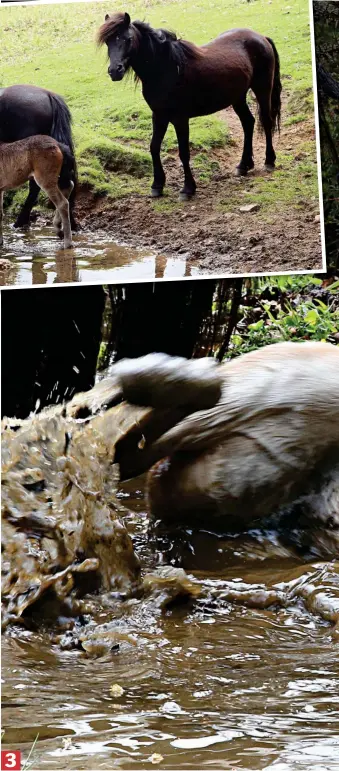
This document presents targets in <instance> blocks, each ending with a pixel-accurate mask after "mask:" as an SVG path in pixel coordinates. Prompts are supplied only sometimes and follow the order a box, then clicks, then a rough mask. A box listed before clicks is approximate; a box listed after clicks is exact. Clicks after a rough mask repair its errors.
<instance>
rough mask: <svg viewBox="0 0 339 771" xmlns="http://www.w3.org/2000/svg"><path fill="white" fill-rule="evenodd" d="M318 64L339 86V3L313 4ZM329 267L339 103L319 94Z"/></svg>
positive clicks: (335, 227) (336, 214) (337, 228)
mask: <svg viewBox="0 0 339 771" xmlns="http://www.w3.org/2000/svg"><path fill="white" fill-rule="evenodd" d="M313 8H314V23H315V43H316V57H317V63H318V64H320V65H321V67H322V68H323V69H324V71H325V72H326V73H328V74H329V75H330V76H332V77H333V78H334V79H335V80H336V81H337V82H339V42H338V40H339V3H337V2H335V1H334V0H331V1H330V2H322V3H320V2H317V3H314V4H313ZM318 103H319V119H320V136H321V163H322V180H323V198H324V214H325V224H326V247H327V249H326V252H327V264H328V266H333V267H334V268H335V267H336V266H338V264H339V262H338V252H339V181H338V179H339V178H338V174H339V153H338V149H337V148H338V146H339V100H337V99H334V98H331V97H329V96H328V95H326V94H325V93H324V92H323V90H322V89H320V90H319V93H318Z"/></svg>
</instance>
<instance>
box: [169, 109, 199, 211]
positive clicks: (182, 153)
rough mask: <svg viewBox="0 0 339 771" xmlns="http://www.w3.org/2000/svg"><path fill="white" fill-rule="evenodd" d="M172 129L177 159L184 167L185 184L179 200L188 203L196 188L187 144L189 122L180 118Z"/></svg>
mask: <svg viewBox="0 0 339 771" xmlns="http://www.w3.org/2000/svg"><path fill="white" fill-rule="evenodd" d="M174 128H175V131H176V135H177V138H178V145H179V158H180V160H181V163H182V165H183V167H184V174H185V184H184V187H183V188H182V190H180V200H181V201H188V200H189V199H190V198H192V196H193V195H194V193H195V191H196V189H197V186H196V182H195V179H194V177H193V174H192V172H191V167H190V144H189V120H188V118H182V119H181V120H177V121H175V123H174Z"/></svg>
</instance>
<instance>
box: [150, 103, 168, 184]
mask: <svg viewBox="0 0 339 771" xmlns="http://www.w3.org/2000/svg"><path fill="white" fill-rule="evenodd" d="M152 120H153V135H152V140H151V146H150V150H151V156H152V161H153V172H154V179H153V183H152V188H151V194H152V198H159V196H161V195H162V194H163V190H164V187H165V182H166V177H165V172H164V170H163V167H162V163H161V159H160V150H161V145H162V140H163V138H164V136H165V134H166V131H167V129H168V123H169V121H168V120H167V118H163V117H159V116H158V115H156V114H155V113H153V116H152Z"/></svg>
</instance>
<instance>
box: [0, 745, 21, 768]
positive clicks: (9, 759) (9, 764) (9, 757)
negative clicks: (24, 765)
mask: <svg viewBox="0 0 339 771" xmlns="http://www.w3.org/2000/svg"><path fill="white" fill-rule="evenodd" d="M20 769H21V752H20V750H1V771H20Z"/></svg>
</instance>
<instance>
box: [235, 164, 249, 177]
mask: <svg viewBox="0 0 339 771" xmlns="http://www.w3.org/2000/svg"><path fill="white" fill-rule="evenodd" d="M247 172H248V169H244V168H241V166H237V168H236V170H235V175H236V177H246V174H247Z"/></svg>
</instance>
